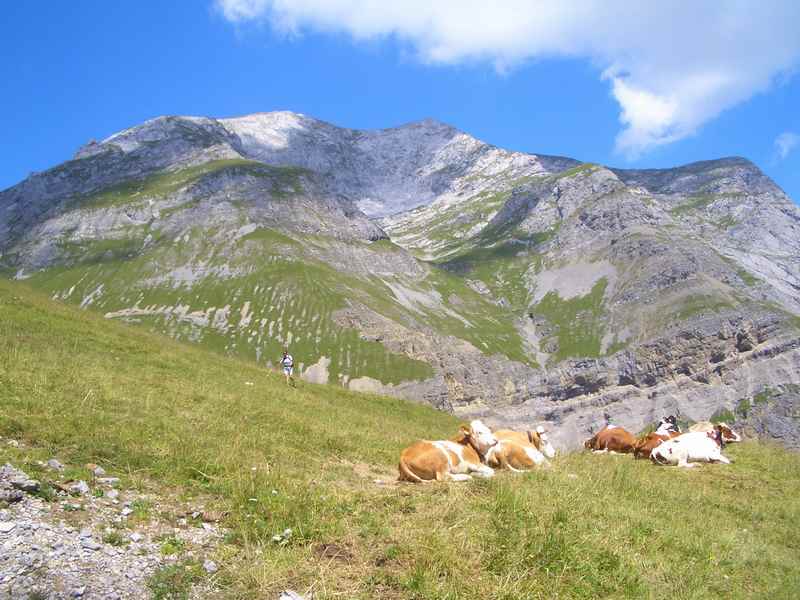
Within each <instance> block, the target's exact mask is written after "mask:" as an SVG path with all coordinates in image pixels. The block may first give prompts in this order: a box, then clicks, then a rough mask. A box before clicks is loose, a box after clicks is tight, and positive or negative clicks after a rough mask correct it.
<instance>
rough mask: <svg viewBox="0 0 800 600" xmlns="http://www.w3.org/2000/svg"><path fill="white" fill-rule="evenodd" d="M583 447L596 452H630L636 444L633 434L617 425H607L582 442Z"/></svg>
mask: <svg viewBox="0 0 800 600" xmlns="http://www.w3.org/2000/svg"><path fill="white" fill-rule="evenodd" d="M583 446H584V448H588V449H589V450H592V451H593V452H595V453H596V454H601V453H603V452H612V453H617V454H630V453H631V452H633V449H634V447H635V446H636V438H635V437H633V434H632V433H631V432H630V431H627V430H626V429H623V428H622V427H619V426H618V425H607V426H606V427H604V428H603V429H601V430H600V431H598V432H597V433H595V434H594V435H593V436H592V437H590V438H589V439H588V440H586V441H585V442H584V443H583Z"/></svg>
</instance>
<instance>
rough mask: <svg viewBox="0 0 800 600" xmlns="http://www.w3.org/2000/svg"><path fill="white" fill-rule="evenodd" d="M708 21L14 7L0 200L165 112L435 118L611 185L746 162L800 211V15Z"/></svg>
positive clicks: (477, 12) (340, 9)
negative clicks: (592, 173)
mask: <svg viewBox="0 0 800 600" xmlns="http://www.w3.org/2000/svg"><path fill="white" fill-rule="evenodd" d="M698 6H699V8H698ZM698 6H694V3H688V2H686V1H685V0H664V2H659V3H638V2H633V1H632V0H631V1H630V2H622V1H621V0H604V1H603V2H600V1H599V0H580V2H578V3H572V4H562V3H555V2H553V1H552V0H539V1H534V0H531V1H526V2H524V1H522V0H504V2H502V3H491V4H490V3H485V4H484V3H478V2H474V1H473V0H461V1H460V2H457V3H454V2H451V1H448V0H437V1H436V2H434V3H423V2H420V0H406V1H404V2H402V3H380V2H375V1H369V0H326V1H325V2H322V1H321V0H292V2H288V1H287V0H204V2H202V3H161V2H157V1H156V0H140V1H138V2H119V3H104V4H103V5H102V6H100V5H98V4H97V3H96V2H94V1H93V0H75V1H74V2H71V3H69V4H67V3H53V2H47V1H45V0H30V1H29V2H25V3H11V4H9V5H8V6H7V7H6V9H5V12H4V19H3V20H2V21H0V53H2V55H3V56H4V57H5V58H6V60H3V61H0V78H2V80H3V81H4V84H5V86H6V89H7V90H8V93H6V94H4V95H3V97H2V99H1V100H0V109H2V110H0V127H2V128H3V131H4V134H5V139H6V146H5V147H6V150H7V151H6V152H5V153H4V155H3V158H4V160H3V161H0V189H5V188H7V187H10V186H12V185H14V184H16V183H18V182H19V181H21V180H23V179H24V178H25V177H26V176H28V175H29V174H30V173H31V172H35V171H42V170H44V169H48V168H51V167H54V166H56V165H58V164H60V163H62V162H63V161H65V160H68V159H69V158H71V157H72V156H74V153H75V152H76V150H77V149H78V148H79V147H80V146H82V145H83V144H85V143H86V142H88V141H89V140H90V139H104V138H106V137H108V136H110V135H112V134H114V133H116V132H119V131H121V130H124V129H126V128H129V127H133V126H136V125H138V124H141V123H143V122H144V121H146V120H147V119H151V118H154V117H158V116H161V115H201V116H210V117H220V116H237V115H245V114H251V113H255V112H270V111H275V110H290V111H293V112H298V113H303V114H306V115H309V116H312V117H314V118H317V119H321V120H324V121H327V122H330V123H333V124H335V125H337V126H340V127H345V128H352V129H381V128H387V127H394V126H397V125H399V124H402V123H408V122H413V121H419V120H421V119H424V118H426V117H430V118H433V119H436V120H438V121H441V122H443V123H447V124H449V125H452V126H453V127H455V128H457V129H459V130H461V131H463V132H465V133H468V134H469V135H471V136H474V137H475V138H478V139H480V140H482V141H485V142H486V143H489V144H492V145H495V146H497V147H500V148H505V149H508V150H513V151H519V152H525V153H530V154H548V155H560V156H568V157H571V158H575V159H578V160H583V161H589V162H595V163H601V164H606V165H611V166H615V167H619V168H635V169H639V168H669V167H673V166H678V165H682V164H687V163H692V162H696V161H702V160H710V159H715V158H720V157H725V156H742V157H745V158H747V159H749V160H752V161H753V162H755V163H756V164H757V165H758V166H759V167H760V168H761V169H762V170H763V171H764V172H765V173H766V174H767V175H769V176H770V177H771V178H772V179H774V180H775V181H776V182H777V183H778V185H780V186H781V187H782V188H783V189H784V190H786V191H787V193H788V194H789V196H790V197H792V198H794V199H795V200H800V111H798V110H797V107H799V106H800V77H798V76H797V75H796V71H797V68H798V53H800V49H798V46H799V45H800V35H797V29H798V27H797V25H796V24H797V23H798V22H800V2H797V3H788V2H786V1H785V0H772V1H770V2H766V3H758V4H757V3H755V2H753V1H752V0H726V1H725V2H716V3H711V2H703V3H698ZM720 6H722V7H723V9H724V10H723V9H720V8H719V7H720ZM454 7H455V8H454ZM487 7H489V8H487ZM654 23H655V24H657V25H658V26H657V27H656V26H654V25H653V24H654Z"/></svg>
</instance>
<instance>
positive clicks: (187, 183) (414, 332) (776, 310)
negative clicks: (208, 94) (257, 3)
mask: <svg viewBox="0 0 800 600" xmlns="http://www.w3.org/2000/svg"><path fill="white" fill-rule="evenodd" d="M0 252H2V256H0V268H2V269H3V270H4V272H5V273H6V274H7V275H9V276H14V277H17V278H20V279H26V280H27V281H28V282H29V283H30V284H31V285H34V286H35V287H39V288H41V289H45V290H47V291H49V292H50V293H51V295H52V296H53V297H55V298H60V299H62V300H65V301H70V302H76V303H79V304H80V305H81V306H84V307H87V308H92V309H95V310H100V311H102V312H103V313H104V314H106V316H107V317H108V318H116V319H124V320H127V321H131V322H136V323H139V324H142V325H144V326H147V327H149V328H151V329H154V330H157V331H161V332H163V333H165V334H168V335H171V336H173V337H176V338H179V339H186V340H190V341H194V342H198V343H202V344H205V345H208V346H211V347H214V348H216V349H218V350H219V351H221V352H224V353H229V354H238V355H241V356H244V357H247V358H251V359H254V360H257V361H260V362H266V363H267V364H269V362H271V361H273V360H275V359H276V358H277V356H275V355H276V354H277V352H278V350H279V348H280V347H281V346H282V345H284V344H290V345H291V346H292V348H293V349H294V353H295V354H296V355H297V356H298V357H299V360H300V361H301V364H300V365H299V367H300V370H301V371H302V372H303V375H304V377H305V378H307V379H308V380H310V381H320V382H324V381H330V382H339V383H340V384H342V385H346V386H348V387H351V388H352V389H364V390H379V391H383V392H385V393H390V394H396V395H402V396H406V397H410V398H415V399H418V400H422V401H426V402H430V403H431V404H433V405H435V406H438V407H440V408H444V409H447V410H451V411H453V412H456V413H459V414H463V415H464V416H482V417H484V418H487V419H489V420H490V421H492V422H495V423H503V424H512V425H525V426H527V425H530V424H533V423H537V422H543V421H547V422H550V423H554V424H557V425H558V428H557V429H558V431H559V433H558V437H559V438H560V441H561V442H562V444H564V445H570V444H574V443H575V442H576V441H577V440H578V439H579V438H580V437H581V436H584V435H585V434H586V433H588V432H591V431H592V430H593V429H596V428H597V427H598V426H600V425H602V424H603V423H604V422H607V421H609V420H614V421H616V422H619V423H620V424H623V425H625V426H627V427H630V428H633V429H637V428H641V426H643V425H644V424H646V423H647V422H648V421H651V420H654V419H655V418H657V417H658V416H660V415H659V413H660V412H663V411H671V412H678V413H680V414H684V415H686V416H687V417H689V418H692V419H702V418H707V417H708V416H709V415H710V414H711V413H713V412H714V411H718V410H723V409H726V410H731V409H733V408H734V407H735V406H736V405H737V403H738V402H739V401H740V400H741V398H743V397H745V396H748V395H752V394H754V393H757V392H758V390H759V389H761V388H763V387H765V386H769V385H782V384H794V383H798V382H799V381H798V380H800V350H798V344H799V343H800V332H799V331H798V328H799V327H800V319H798V316H797V315H798V314H800V300H799V298H800V294H798V291H800V209H798V207H797V206H796V205H794V204H793V203H792V202H791V200H789V199H788V198H787V197H786V196H785V194H783V192H782V191H781V190H780V189H779V188H778V187H777V186H776V185H775V184H774V183H773V182H772V181H770V180H769V178H767V177H766V176H765V175H764V174H763V173H761V171H760V170H759V169H758V168H757V167H756V166H755V165H753V164H752V163H750V162H749V161H747V160H745V159H742V158H726V159H719V160H715V161H704V162H701V163H693V164H691V165H685V166H683V167H678V168H675V169H650V170H625V169H612V168H607V167H603V166H600V165H594V164H588V163H580V162H579V161H575V160H572V159H568V158H561V157H549V156H540V155H532V154H524V153H519V152H511V151H507V150H502V149H499V148H496V147H494V146H491V145H489V144H485V143H483V142H481V141H479V140H476V139H475V138H472V137H471V136H469V135H467V134H465V133H462V132H459V131H458V130H456V129H454V128H452V127H449V126H447V125H444V124H441V123H438V122H435V121H430V120H427V121H421V122H418V123H412V124H409V125H405V126H402V127H397V128H393V129H385V130H377V131H358V130H350V129H343V128H339V127H336V126H333V125H330V124H327V123H324V122H321V121H317V120H315V119H312V118H310V117H306V116H304V115H299V114H295V113H288V112H278V113H260V114H256V115H249V116H245V117H239V118H232V119H211V118H205V117H162V118H158V119H153V120H151V121H148V122H146V123H144V124H143V125H140V126H137V127H133V128H131V129H127V130H125V131H122V132H120V133H118V134H115V135H112V136H111V137H109V138H107V139H106V140H103V141H101V142H99V143H96V142H93V143H90V144H87V145H86V146H84V147H83V148H81V149H80V150H79V151H78V152H77V154H76V156H75V158H74V159H73V160H72V161H68V162H66V163H64V164H62V165H59V166H57V167H55V168H53V169H50V170H48V171H45V172H42V173H37V174H34V175H32V176H31V177H29V178H28V179H26V180H25V181H23V182H21V183H20V184H18V185H17V186H14V187H12V188H10V189H8V190H5V191H3V192H0ZM706 413H707V414H706Z"/></svg>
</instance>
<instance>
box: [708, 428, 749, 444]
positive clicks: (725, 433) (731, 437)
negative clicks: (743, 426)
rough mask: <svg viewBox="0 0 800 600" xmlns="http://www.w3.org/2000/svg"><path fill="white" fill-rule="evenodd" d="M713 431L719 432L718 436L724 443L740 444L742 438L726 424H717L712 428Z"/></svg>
mask: <svg viewBox="0 0 800 600" xmlns="http://www.w3.org/2000/svg"><path fill="white" fill-rule="evenodd" d="M714 429H716V430H717V431H719V434H720V436H721V437H722V439H723V440H725V442H726V443H730V442H741V441H742V437H741V436H740V435H739V434H738V433H736V432H735V431H734V430H733V429H732V428H731V427H729V426H728V425H727V424H726V423H717V424H716V425H715V426H714Z"/></svg>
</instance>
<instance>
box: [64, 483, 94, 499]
mask: <svg viewBox="0 0 800 600" xmlns="http://www.w3.org/2000/svg"><path fill="white" fill-rule="evenodd" d="M69 491H70V492H71V493H73V494H80V495H81V496H86V495H88V494H89V492H91V490H90V489H89V484H88V483H86V482H85V481H84V480H83V479H81V480H80V481H78V482H76V483H73V484H72V485H71V486H69Z"/></svg>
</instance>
